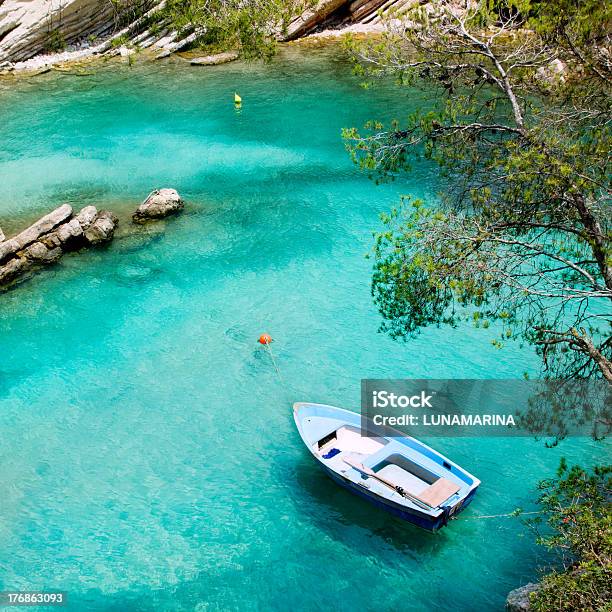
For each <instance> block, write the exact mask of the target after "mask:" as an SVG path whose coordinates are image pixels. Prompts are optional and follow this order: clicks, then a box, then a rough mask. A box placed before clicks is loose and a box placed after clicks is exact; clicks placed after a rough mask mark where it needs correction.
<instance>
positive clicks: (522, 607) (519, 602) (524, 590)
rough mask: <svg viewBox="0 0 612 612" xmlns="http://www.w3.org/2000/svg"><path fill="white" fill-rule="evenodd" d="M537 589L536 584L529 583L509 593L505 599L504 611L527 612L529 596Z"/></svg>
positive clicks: (529, 607)
mask: <svg viewBox="0 0 612 612" xmlns="http://www.w3.org/2000/svg"><path fill="white" fill-rule="evenodd" d="M539 588H540V586H539V585H538V584H535V583H533V582H529V583H528V584H526V585H524V586H522V587H519V588H518V589H514V590H513V591H510V593H508V598H507V599H506V610H508V612H529V610H531V602H530V600H529V596H530V595H531V593H535V592H536V591H537V590H538V589H539Z"/></svg>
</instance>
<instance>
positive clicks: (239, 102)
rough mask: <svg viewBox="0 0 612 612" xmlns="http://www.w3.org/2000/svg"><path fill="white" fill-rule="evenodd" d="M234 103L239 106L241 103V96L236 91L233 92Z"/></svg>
mask: <svg viewBox="0 0 612 612" xmlns="http://www.w3.org/2000/svg"><path fill="white" fill-rule="evenodd" d="M234 104H235V105H236V106H240V105H241V104H242V98H241V97H240V96H239V95H238V94H237V93H236V92H234Z"/></svg>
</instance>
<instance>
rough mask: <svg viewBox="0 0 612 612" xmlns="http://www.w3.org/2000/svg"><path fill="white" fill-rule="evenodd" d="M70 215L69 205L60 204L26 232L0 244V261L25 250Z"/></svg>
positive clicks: (70, 208)
mask: <svg viewBox="0 0 612 612" xmlns="http://www.w3.org/2000/svg"><path fill="white" fill-rule="evenodd" d="M71 215H72V207H71V206H70V204H62V206H60V207H59V208H56V209H55V210H54V211H52V212H50V213H49V214H48V215H45V216H44V217H42V218H41V219H39V220H38V221H36V223H33V224H32V225H30V227H28V228H27V229H26V230H24V231H23V232H21V233H20V234H17V236H14V237H13V238H9V239H8V240H5V241H4V242H1V243H0V261H2V260H3V259H6V258H7V257H8V256H10V255H14V254H15V253H17V251H19V250H21V249H23V248H25V247H26V246H28V245H29V244H31V243H32V242H34V241H35V240H38V238H40V236H42V235H43V234H46V233H47V232H50V231H51V230H52V229H53V228H55V227H57V226H58V225H59V224H60V223H62V222H63V221H65V220H66V219H68V218H69V217H70V216H71Z"/></svg>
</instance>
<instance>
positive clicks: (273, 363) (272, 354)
mask: <svg viewBox="0 0 612 612" xmlns="http://www.w3.org/2000/svg"><path fill="white" fill-rule="evenodd" d="M264 346H265V347H266V348H267V349H268V352H269V353H270V359H272V365H273V366H274V369H275V370H276V373H277V374H278V378H279V380H280V381H281V383H283V385H284V384H285V381H284V380H283V377H282V376H281V373H280V370H279V369H278V365H277V363H276V359H274V353H272V347H271V346H270V343H269V342H266V343H265V344H264Z"/></svg>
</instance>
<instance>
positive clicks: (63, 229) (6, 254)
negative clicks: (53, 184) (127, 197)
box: [0, 204, 118, 285]
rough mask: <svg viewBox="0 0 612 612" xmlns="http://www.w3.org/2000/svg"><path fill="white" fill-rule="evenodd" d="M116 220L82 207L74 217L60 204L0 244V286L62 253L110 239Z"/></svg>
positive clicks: (90, 208)
mask: <svg viewBox="0 0 612 612" xmlns="http://www.w3.org/2000/svg"><path fill="white" fill-rule="evenodd" d="M117 223H118V220H117V217H116V216H115V215H114V214H113V213H111V212H110V211H108V210H102V211H100V212H98V211H97V210H96V207H95V206H86V207H85V208H83V209H82V210H81V211H80V212H79V213H78V214H77V215H76V216H73V213H72V207H71V206H70V205H69V204H63V205H62V206H60V207H59V208H56V209H55V210H54V211H52V212H50V213H49V214H48V215H45V216H44V217H42V218H41V219H39V220H38V221H36V222H35V223H33V224H32V225H30V226H29V227H28V228H27V229H25V230H24V231H23V232H21V233H19V234H17V235H16V236H14V237H13V238H10V239H9V240H5V241H4V242H0V285H6V284H8V283H11V282H13V281H14V280H15V279H17V278H18V277H21V276H23V275H24V274H25V273H27V272H29V271H31V270H32V269H33V268H35V267H37V266H43V265H49V264H52V263H53V262H55V261H57V260H58V259H59V258H60V257H61V256H62V255H63V254H64V253H66V252H69V251H74V250H77V249H80V248H83V247H87V246H97V245H99V244H102V243H105V242H108V241H109V240H111V239H112V237H113V234H114V232H115V228H116V227H117Z"/></svg>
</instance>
